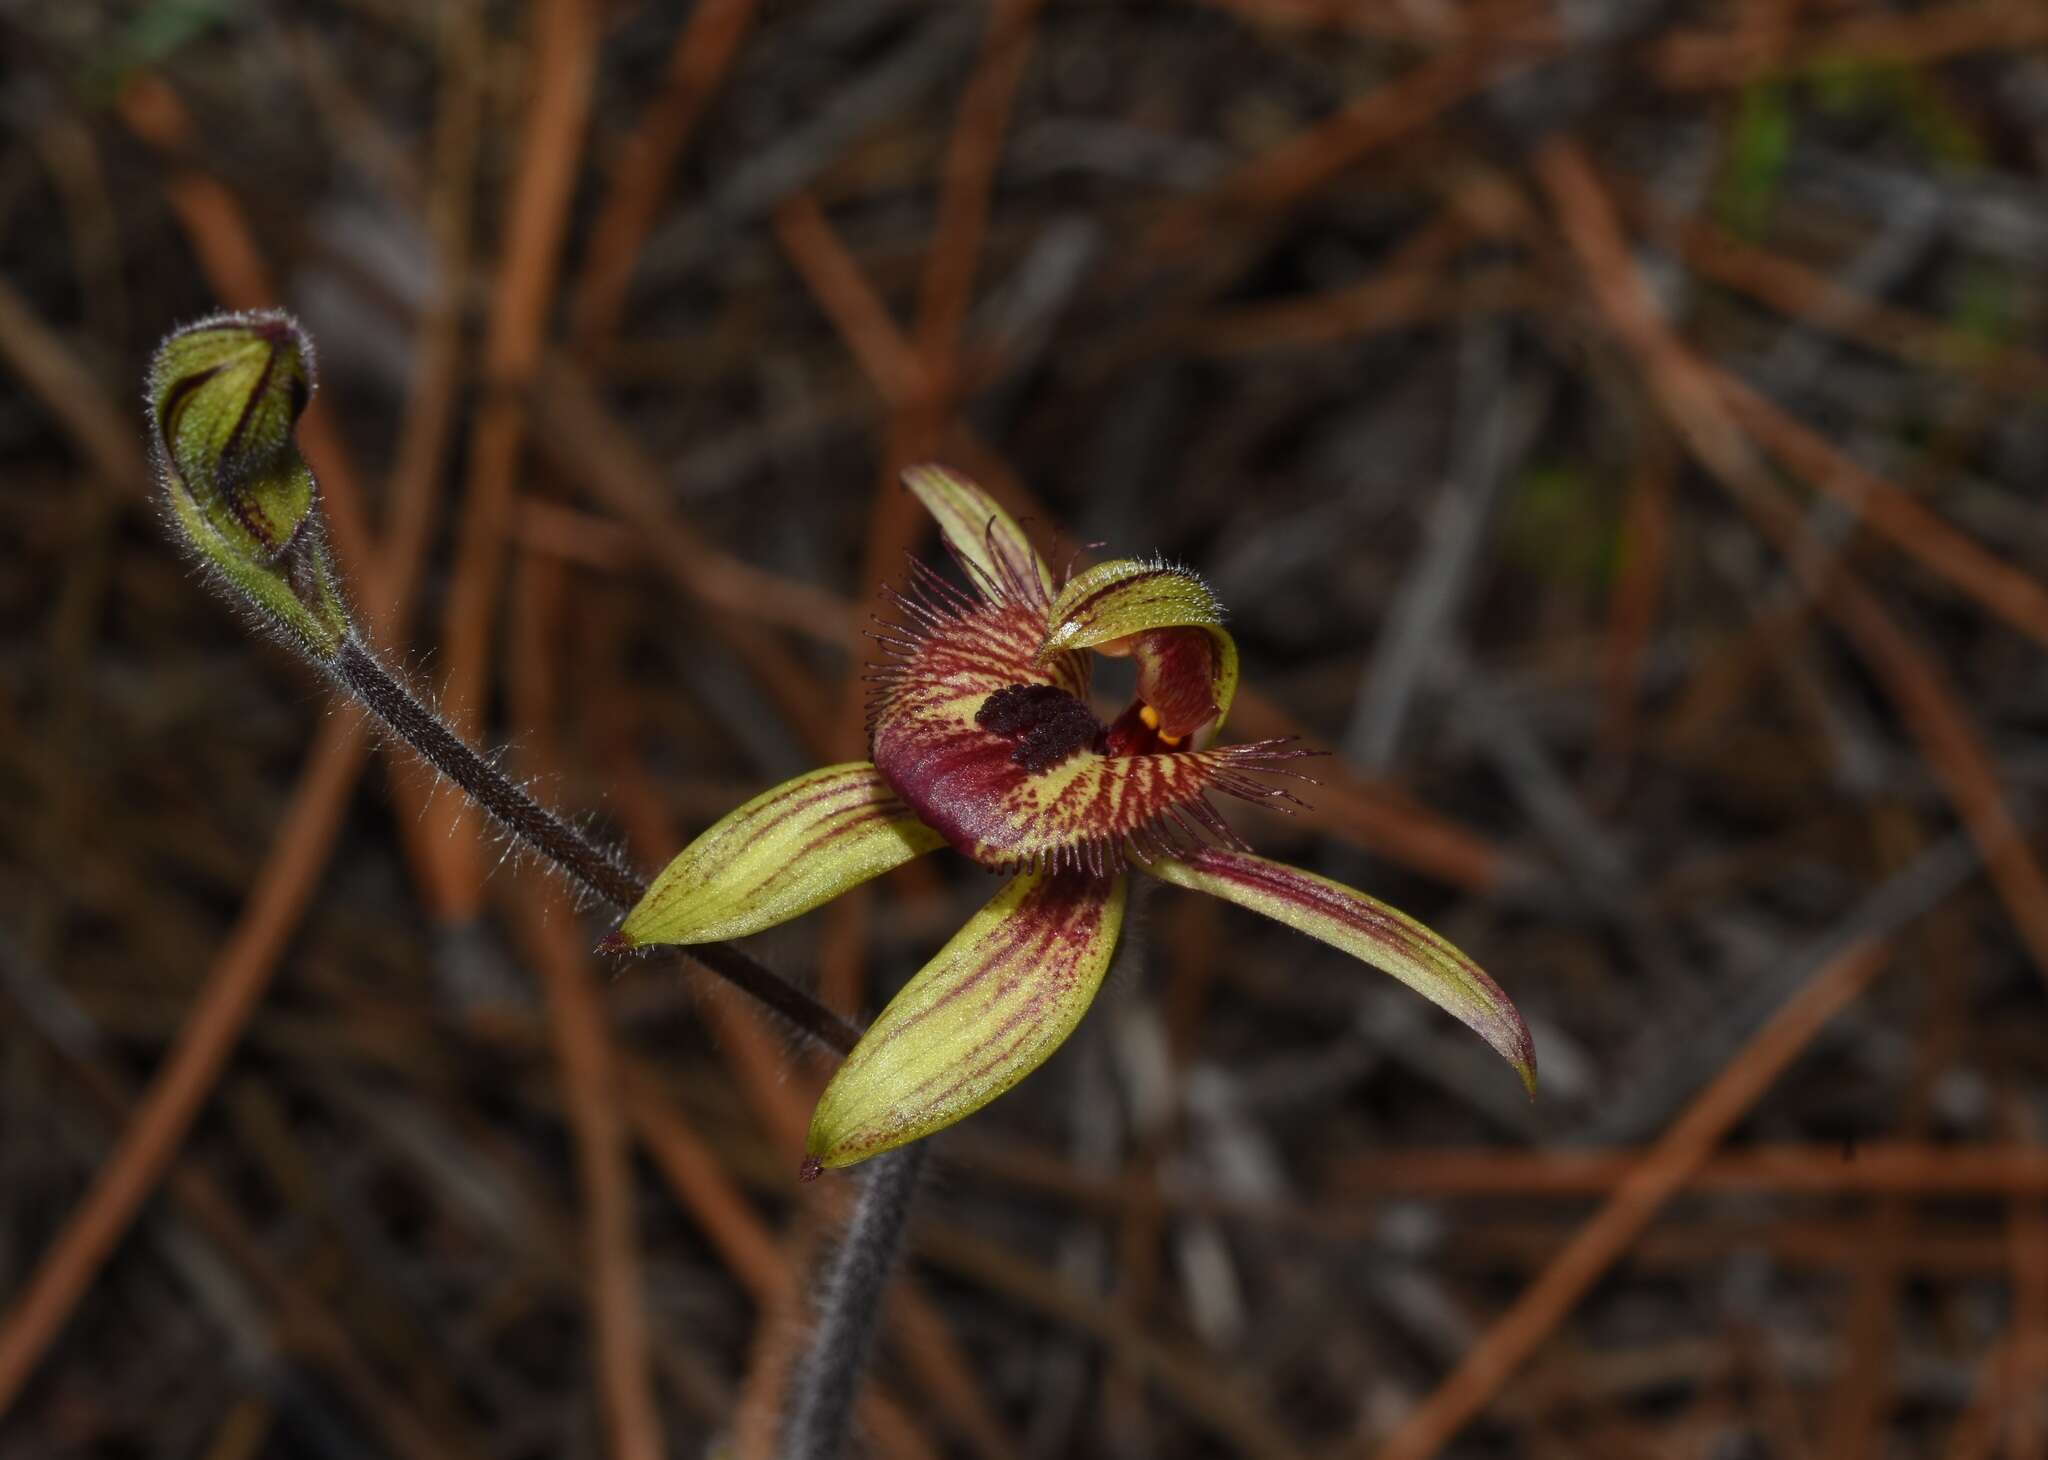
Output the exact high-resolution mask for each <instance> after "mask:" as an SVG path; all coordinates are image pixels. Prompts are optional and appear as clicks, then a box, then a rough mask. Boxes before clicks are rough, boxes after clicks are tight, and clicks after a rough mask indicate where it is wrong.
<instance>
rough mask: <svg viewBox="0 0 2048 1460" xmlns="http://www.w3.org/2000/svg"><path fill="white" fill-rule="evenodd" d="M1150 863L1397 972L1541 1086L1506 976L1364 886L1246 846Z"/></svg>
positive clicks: (1170, 876) (1156, 872) (1531, 1084)
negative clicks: (1489, 970) (1500, 977)
mask: <svg viewBox="0 0 2048 1460" xmlns="http://www.w3.org/2000/svg"><path fill="white" fill-rule="evenodd" d="M1145 870H1146V871H1148V872H1150V873H1151V874H1152V875H1153V876H1155V877H1158V878H1159V879H1161V880H1162V881H1166V882H1171V883H1173V884H1175V885H1176V886H1179V887H1191V888H1193V889H1194V890H1196V891H1197V892H1207V893H1210V894H1212V895H1214V896H1216V897H1220V898H1222V899H1223V900H1224V901H1226V902H1234V903H1236V904H1238V905H1239V906H1240V907H1247V908H1250V909H1251V910H1252V911H1253V912H1258V913H1264V914H1265V915H1266V916H1267V917H1269V918H1272V919H1274V920H1275V921H1276V922H1281V923H1285V924H1286V925H1287V926H1288V927H1290V928H1294V929H1297V930H1299V931H1300V932H1304V933H1307V934H1308V935H1309V936H1310V937H1311V938H1318V939H1321V940H1322V941H1323V942H1325V943H1328V944H1329V945H1330V946H1331V947H1333V948H1340V949H1342V950H1343V951H1344V952H1346V953H1349V954H1350V955H1351V956H1352V957H1354V958H1357V959H1359V960H1361V961H1363V962H1365V963H1369V964H1371V965H1372V966H1373V967H1374V968H1377V969H1379V970H1380V971H1381V972H1383V973H1390V974H1392V975H1393V976H1394V977H1395V978H1398V979H1399V980H1401V982H1402V983H1405V984H1407V985H1408V987H1410V988H1412V989H1414V990H1415V991H1416V992H1417V993H1419V994H1421V995H1422V996H1423V997H1424V998H1426V999H1428V1000H1429V1001H1430V1002H1431V1003H1433V1004H1435V1005H1436V1006H1437V1007H1438V1008H1440V1009H1443V1010H1445V1011H1446V1012H1447V1013H1449V1014H1451V1015H1452V1016H1453V1017H1455V1018H1457V1019H1458V1020H1460V1021H1461V1022H1463V1023H1464V1024H1466V1025H1467V1026H1469V1027H1470V1028H1471V1029H1472V1030H1473V1032H1474V1033H1476V1034H1478V1036H1479V1037H1480V1038H1481V1039H1484V1040H1485V1041H1486V1042H1487V1043H1488V1044H1490V1045H1492V1046H1493V1048H1494V1050H1495V1051H1496V1052H1497V1053H1499V1055H1500V1056H1501V1058H1503V1059H1505V1060H1506V1061H1507V1062H1508V1063H1509V1064H1511V1065H1513V1066H1514V1067H1515V1070H1516V1072H1517V1073H1518V1074H1520V1075H1521V1077H1522V1083H1523V1084H1524V1085H1526V1086H1527V1087H1528V1089H1529V1091H1530V1093H1531V1094H1534V1093H1535V1090H1536V1049H1535V1046H1534V1044H1532V1043H1531V1042H1530V1039H1529V1029H1528V1026H1527V1025H1525V1024H1524V1023H1523V1022H1522V1016H1521V1015H1520V1014H1519V1013H1517V1012H1516V1010H1515V1006H1514V1004H1513V1002H1511V1001H1510V1000H1509V998H1508V996H1507V995H1506V994H1505V993H1503V992H1501V988H1500V985H1498V984H1496V983H1495V982H1494V981H1493V980H1492V979H1491V978H1488V977H1487V976H1486V974H1485V973H1484V972H1483V971H1482V970H1481V969H1480V968H1479V966H1478V965H1477V964H1475V963H1474V962H1472V960H1471V959H1469V958H1467V957H1466V956H1465V955H1464V954H1463V953H1460V952H1459V951H1458V950H1457V949H1456V948H1455V947H1453V946H1452V945H1451V943H1450V942H1449V941H1447V940H1446V939H1444V938H1442V937H1440V936H1439V935H1438V934H1436V933H1434V932H1431V931H1430V930H1429V929H1428V928H1426V927H1424V926H1423V925H1422V924H1421V923H1418V922H1417V921H1415V919H1413V918H1411V917H1409V916H1408V915H1407V914H1405V913H1401V912H1396V911H1395V910H1394V909H1393V908H1390V907H1388V906H1387V905H1386V904H1385V903H1383V902H1380V901H1378V900H1376V899H1374V898H1370V897H1367V896H1366V895H1365V894H1364V893H1362V892H1359V891H1357V890H1355V889H1353V888H1350V887H1346V886H1345V885H1344V884H1343V883H1341V882H1333V881H1331V880H1330V879H1329V878H1327V877H1318V876H1316V875H1315V874H1314V873H1312V872H1304V871H1302V870H1301V869H1299V868H1297V867H1290V866H1287V865H1286V864H1285V863H1281V862H1272V861H1268V860H1267V859H1266V858H1264V857H1255V856H1252V855H1251V854H1250V853H1247V852H1237V851H1229V850H1225V849H1221V848H1214V847H1205V848H1203V849H1201V850H1200V851H1196V852H1193V853H1190V854H1189V855H1187V856H1185V857H1160V858H1157V859H1155V860H1154V861H1152V862H1150V863H1147V864H1146V866H1145Z"/></svg>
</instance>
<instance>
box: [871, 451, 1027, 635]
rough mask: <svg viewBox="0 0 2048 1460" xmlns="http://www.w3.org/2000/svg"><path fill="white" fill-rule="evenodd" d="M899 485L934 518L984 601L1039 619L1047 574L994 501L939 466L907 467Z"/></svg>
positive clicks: (1021, 530)
mask: <svg viewBox="0 0 2048 1460" xmlns="http://www.w3.org/2000/svg"><path fill="white" fill-rule="evenodd" d="M903 484H904V485H905V486H906V487H908V488H910V490H911V491H912V492H913V493H914V494H915V495H916V497H917V500H918V501H920V502H922V503H924V506H925V510H926V511H927V512H929V513H931V514H932V516H933V517H935V518H937V519H938V523H939V532H940V534H941V535H942V536H943V537H944V538H945V540H946V546H947V547H948V548H950V549H951V550H952V553H953V556H954V557H956V558H958V559H959V560H960V564H961V566H962V567H963V568H965V569H966V571H967V574H968V577H969V578H970V579H972V580H973V582H974V585H975V587H976V588H978V589H979V590H980V591H981V593H982V595H983V596H984V597H986V598H988V599H989V600H990V601H991V602H1010V603H1021V604H1030V605H1033V606H1035V607H1037V608H1038V610H1039V611H1040V613H1041V614H1043V612H1044V609H1045V605H1046V604H1048V603H1050V602H1051V601H1052V570H1051V569H1050V568H1048V567H1046V565H1045V562H1044V560H1043V559H1041V558H1040V557H1039V556H1038V553H1037V551H1036V550H1035V549H1033V547H1032V546H1031V541H1030V539H1029V538H1027V537H1025V536H1024V530H1023V529H1022V528H1020V527H1019V526H1018V525H1017V523H1016V520H1015V519H1014V518H1012V517H1011V516H1010V514H1009V513H1007V512H1005V511H1004V510H1003V509H1002V508H1001V507H998V506H997V505H996V500H995V498H993V497H991V496H990V495H989V494H988V493H987V492H984V491H983V490H982V489H981V488H980V487H977V486H976V485H974V483H972V482H970V481H968V480H967V479H966V478H965V477H959V476H955V475H954V474H953V473H952V472H949V471H947V470H946V469H945V468H944V467H940V466H914V467H911V468H910V469H909V470H908V471H906V472H904V473H903Z"/></svg>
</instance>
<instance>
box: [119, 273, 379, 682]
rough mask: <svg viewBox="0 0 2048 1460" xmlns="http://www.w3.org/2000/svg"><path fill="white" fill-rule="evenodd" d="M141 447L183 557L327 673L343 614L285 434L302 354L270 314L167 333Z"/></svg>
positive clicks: (311, 500)
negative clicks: (150, 457) (152, 462)
mask: <svg viewBox="0 0 2048 1460" xmlns="http://www.w3.org/2000/svg"><path fill="white" fill-rule="evenodd" d="M148 391H149V410H150V426H151V447H152V452H153V454H154V456H155V459H156V468H157V475H158V477H159V479H160V480H161V481H162V483H163V488H164V495H165V497H166V499H167V500H168V501H169V503H170V508H171V518H172V521H173V522H174V523H175V524H176V525H177V529H178V534H179V536H180V537H181V538H183V539H184V542H185V545H186V546H187V547H188V548H190V549H191V551H192V552H193V554H194V555H195V556H196V557H197V558H198V559H199V561H200V562H201V563H203V564H204V565H205V566H206V567H207V568H208V569H210V570H211V571H212V573H213V574H214V575H215V576H216V577H217V578H218V579H219V580H221V581H222V582H224V583H225V584H226V585H227V586H228V587H229V588H230V589H232V590H233V593H234V596H235V597H236V598H238V599H240V600H241V601H242V602H243V603H244V604H245V605H246V606H247V607H248V608H249V609H250V610H251V611H252V612H254V613H255V614H256V616H257V617H258V619H260V620H261V621H262V622H263V623H264V625H265V626H266V627H268V628H272V629H275V630H277V631H278V632H280V633H282V634H284V635H285V636H286V637H287V638H289V639H290V640H291V641H292V642H293V643H294V644H295V645H297V646H298V647H299V648H301V649H302V650H304V651H305V652H306V653H308V654H310V655H311V656H312V657H313V658H315V659H317V660H320V661H322V662H326V661H328V660H331V659H332V658H333V657H334V656H335V654H336V653H337V652H338V651H339V650H340V648H341V645H342V643H343V641H344V640H346V639H347V638H348V637H349V634H350V627H351V626H350V623H349V618H348V610H347V608H346V607H345V605H344V604H343V602H342V599H341V592H340V589H339V587H338V586H337V583H336V580H335V573H334V563H333V558H332V556H331V554H330V553H329V551H328V547H327V540H326V534H325V533H324V531H323V530H322V528H321V523H320V513H319V505H318V498H319V491H318V487H317V485H316V483H315V482H314V480H313V472H312V469H311V468H310V467H309V466H307V465H306V460H305V458H304V457H302V456H301V455H299V450H298V447H297V445H296V444H295V443H294V442H293V440H292V428H293V427H294V425H296V424H297V422H298V419H299V415H300V413H301V412H303V411H304V410H305V409H306V403H307V402H308V401H309V400H310V399H311V398H312V394H313V359H312V345H311V342H310V341H309V340H308V339H307V338H306V336H305V333H304V332H303V331H302V330H301V329H300V328H299V326H298V324H297V323H296V322H295V321H294V320H293V319H292V318H291V317H290V316H289V315H287V314H284V313H281V312H279V311H275V310H264V311H257V312H254V313H247V314H222V315H215V316H214V317H213V318H211V319H204V320H201V321H199V322H198V323H197V324H193V325H188V326H186V327H185V328H183V329H180V330H177V331H175V332H173V333H172V334H171V335H170V336H168V337H167V338H166V339H165V340H164V342H163V343H162V344H161V345H159V346H158V347H157V352H156V358H155V359H154V360H153V361H151V362H150V367H149V385H148Z"/></svg>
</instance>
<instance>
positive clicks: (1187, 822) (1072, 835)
mask: <svg viewBox="0 0 2048 1460" xmlns="http://www.w3.org/2000/svg"><path fill="white" fill-rule="evenodd" d="M920 586H921V587H922V588H923V590H924V591H923V593H922V594H921V595H920V596H918V597H899V598H898V600H897V602H898V605H899V607H901V608H902V610H903V611H904V613H905V614H906V616H907V617H909V618H910V620H911V622H910V623H908V624H905V625H903V626H901V628H900V630H899V631H896V632H894V633H892V634H888V635H878V637H879V638H881V640H882V642H883V644H884V645H885V647H887V648H888V649H889V651H890V653H891V654H892V655H893V656H894V658H895V660H896V662H895V663H893V664H891V665H889V666H887V667H885V668H884V669H882V670H881V671H879V672H878V673H877V674H875V676H874V678H875V680H876V681H877V683H878V691H877V694H876V696H875V699H874V702H873V706H872V710H873V713H872V716H871V719H870V724H869V731H870V734H871V736H872V745H873V750H874V756H875V767H876V769H877V770H879V771H880V772H881V773H882V776H883V778H884V779H886V780H887V781H888V783H889V785H890V786H891V787H893V788H894V790H895V792H896V794H897V795H898V796H900V797H902V798H903V801H904V803H905V804H906V805H908V806H909V807H910V808H911V810H913V811H914V812H916V813H917V815H918V816H919V817H920V818H921V819H922V820H923V821H924V822H925V823H926V824H927V825H929V826H931V827H932V828H934V829H935V830H937V831H938V832H939V833H940V834H942V835H943V836H944V837H945V838H946V840H947V841H949V842H951V843H952V844H953V845H954V846H955V847H956V848H958V849H959V850H960V851H961V852H964V853H965V854H966V855H968V856H970V857H972V858H974V859H975V860H976V861H977V862H980V863H982V864H983V865H985V866H990V867H997V868H1015V867H1027V866H1028V867H1046V868H1054V869H1057V868H1060V867H1070V868H1078V869H1084V870H1089V871H1093V872H1098V873H1100V872H1107V871H1110V870H1113V869H1114V868H1115V867H1116V866H1117V865H1119V864H1120V862H1121V859H1122V857H1123V848H1124V844H1125V842H1126V840H1127V839H1131V840H1134V841H1135V843H1136V845H1137V846H1138V849H1139V850H1140V851H1141V852H1143V853H1146V854H1151V853H1154V852H1163V851H1168V850H1171V849H1172V848H1173V847H1175V846H1192V845H1194V844H1196V843H1198V842H1199V841H1200V840H1201V838H1202V837H1203V836H1204V835H1208V836H1214V837H1217V838H1218V839H1220V840H1223V841H1230V840H1231V835H1230V832H1229V829H1228V828H1227V827H1226V826H1225V824H1224V823H1223V821H1222V819H1221V818H1220V817H1218V816H1217V815H1216V813H1215V811H1214V810H1213V809H1212V808H1211V807H1210V806H1209V804H1208V802H1207V801H1206V800H1205V799H1204V798H1205V796H1206V795H1207V793H1208V792H1210V791H1225V792H1228V793H1230V794H1233V795H1238V796H1244V797H1247V798H1250V799H1255V800H1263V799H1266V798H1268V797H1271V796H1274V795H1276V794H1279V793H1277V792H1276V791H1275V790H1274V789H1273V788H1272V787H1270V786H1266V785H1263V784H1261V783H1260V782H1259V781H1258V780H1257V779H1256V778H1255V777H1256V775H1257V773H1260V772H1267V771H1273V770H1276V769H1279V768H1280V766H1281V764H1282V763H1284V762H1285V761H1287V760H1290V759H1292V758H1294V757H1295V756H1296V755H1298V754H1300V753H1301V752H1298V751H1294V750H1291V749H1287V748H1284V747H1281V746H1278V745H1276V744H1273V743H1270V742H1259V743H1254V744H1249V745H1233V746H1229V747H1227V748H1224V749H1220V750H1202V751H1187V750H1183V751H1174V752H1165V753H1158V754H1150V755H1115V756H1112V755H1105V754H1103V753H1102V747H1103V744H1104V733H1105V732H1104V730H1103V727H1102V726H1101V724H1100V723H1099V722H1098V721H1097V720H1096V719H1095V717H1094V715H1093V713H1092V712H1091V711H1090V710H1089V709H1088V707H1087V705H1086V703H1085V702H1084V699H1083V697H1084V696H1085V695H1086V693H1087V683H1088V682H1087V668H1088V665H1087V660H1086V658H1085V657H1084V656H1082V655H1079V654H1068V653H1058V652H1056V653H1054V654H1052V655H1051V656H1050V657H1049V658H1046V659H1044V660H1041V659H1040V658H1039V657H1038V642H1039V625H1040V622H1041V621H1040V620H1038V619H1037V618H1036V617H1035V615H1034V614H1033V613H1032V612H1031V611H1030V610H1028V609H1025V608H1021V607H1019V606H1018V605H1015V604H1001V605H994V606H990V605H982V604H975V603H972V602H970V601H969V600H967V599H966V598H965V597H964V595H957V596H955V597H953V598H951V599H948V598H945V597H944V596H943V595H944V594H945V593H946V592H947V591H948V590H946V589H945V587H944V585H943V584H938V583H936V582H928V583H925V584H921V585H920Z"/></svg>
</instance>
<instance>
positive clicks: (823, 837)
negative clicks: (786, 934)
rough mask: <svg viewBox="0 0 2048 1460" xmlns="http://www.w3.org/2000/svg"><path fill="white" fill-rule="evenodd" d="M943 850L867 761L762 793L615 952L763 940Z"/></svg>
mask: <svg viewBox="0 0 2048 1460" xmlns="http://www.w3.org/2000/svg"><path fill="white" fill-rule="evenodd" d="M943 844H944V839H943V838H942V837H940V836H939V834H938V833H937V832H935V831H933V830H932V829H931V828H930V827H928V826H926V825H924V824H923V823H922V822H920V821H919V820H918V819H917V818H916V817H915V816H913V815H912V814H911V813H910V811H909V809H908V808H907V807H905V806H904V804H903V803H902V802H901V801H899V800H898V799H897V798H896V793H895V792H893V791H891V790H890V789H889V785H888V783H887V782H886V781H884V780H883V779H882V777H881V775H880V774H879V773H877V772H876V770H875V768H874V767H873V766H872V765H870V764H868V763H867V762H866V761H855V762H853V763H851V764H848V765H835V766H827V767H825V769H823V770H818V771H812V772H811V773H810V774H809V775H805V776H798V777H797V778H796V779H795V780H793V781H787V782H785V783H784V784H782V785H780V786H777V787H776V788H775V789H774V790H772V791H766V792H763V793H762V794H761V795H759V796H756V797H755V798H754V799H753V800H751V801H749V802H748V803H747V804H746V805H744V806H742V807H740V808H739V810H737V811H735V812H733V813H732V814H731V815H730V816H727V817H726V818H725V819H724V820H723V821H721V822H719V823H718V824H717V825H716V826H714V827H712V828H711V829H710V830H709V831H707V832H705V833H704V834H703V835H702V836H700V837H698V838H697V839H696V840H695V841H693V842H691V843H690V844H689V845H688V846H687V847H685V848H683V850H682V851H681V852H680V853H679V854H678V855H677V857H676V859H675V860H674V861H672V862H670V863H669V864H668V866H667V867H665V868H664V869H663V870H662V873H661V875H660V876H659V877H656V878H655V879H654V884H653V885H652V886H651V887H649V888H648V889H647V895H646V896H645V897H643V898H641V899H640V901H639V903H638V904H637V905H636V906H635V907H634V908H633V910H632V911H631V912H629V913H627V914H626V920H625V922H624V923H622V924H620V926H619V931H618V932H617V933H616V934H614V935H613V938H614V940H615V946H616V945H623V946H624V947H627V948H637V947H641V946H643V945H646V944H650V943H708V942H712V941H714V940H717V939H722V938H738V937H742V936H744V935H746V934H748V933H758V932H760V931H761V930H762V929H763V928H772V927H774V926H775V925H776V924H777V923H782V922H787V921H789V919H791V918H793V917H796V916H798V915H799V914H801V913H807V912H809V911H810V910H811V909H812V908H814V907H818V906H819V905H821V904H823V903H827V902H830V901H831V900H832V899H833V898H835V897H837V896H838V895H839V894H840V893H842V892H844V891H846V890H847V889H848V888H849V887H853V886H856V885H858V884H859V883H862V882H865V881H867V880H868V879H869V878H870V877H876V876H880V875H881V874H882V873H884V872H886V871H888V870H889V869H890V868H891V867H897V866H901V865H902V864H903V863H905V862H907V861H909V860H910V859H911V858H912V857H915V856H917V855H919V854H920V853H922V852H929V851H931V850H932V849H933V848H935V847H938V846H941V845H943Z"/></svg>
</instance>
